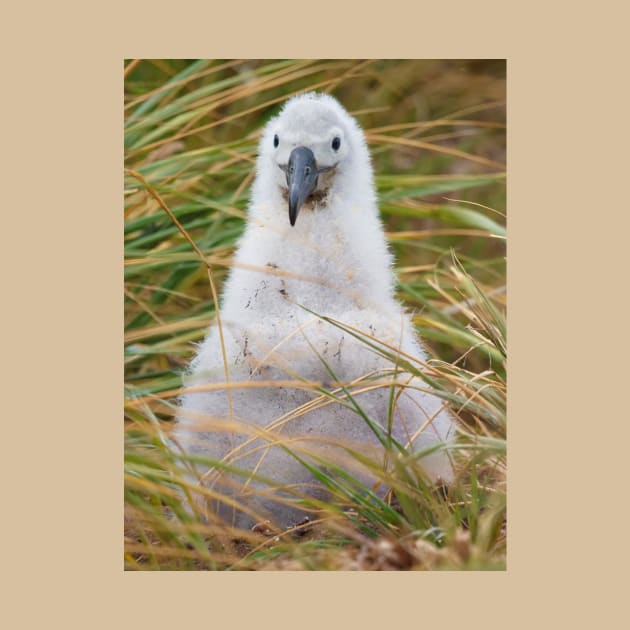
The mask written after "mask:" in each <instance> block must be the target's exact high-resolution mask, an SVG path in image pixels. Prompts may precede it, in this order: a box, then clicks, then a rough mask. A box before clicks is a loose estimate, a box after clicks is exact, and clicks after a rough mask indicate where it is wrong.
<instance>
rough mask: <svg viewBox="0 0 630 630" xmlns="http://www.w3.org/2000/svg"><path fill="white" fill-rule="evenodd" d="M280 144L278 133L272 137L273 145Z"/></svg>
mask: <svg viewBox="0 0 630 630" xmlns="http://www.w3.org/2000/svg"><path fill="white" fill-rule="evenodd" d="M279 144H280V138H278V134H276V135H275V136H274V137H273V146H274V147H277V146H278V145H279Z"/></svg>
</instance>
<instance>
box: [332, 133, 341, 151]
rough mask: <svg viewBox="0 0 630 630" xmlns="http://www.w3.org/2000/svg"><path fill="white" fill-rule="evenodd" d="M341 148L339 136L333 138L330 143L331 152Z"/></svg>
mask: <svg viewBox="0 0 630 630" xmlns="http://www.w3.org/2000/svg"><path fill="white" fill-rule="evenodd" d="M340 146H341V138H340V137H339V136H335V137H334V138H333V141H332V148H333V151H337V150H338V149H339V147H340Z"/></svg>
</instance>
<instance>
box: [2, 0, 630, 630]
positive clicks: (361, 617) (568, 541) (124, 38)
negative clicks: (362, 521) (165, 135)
mask: <svg viewBox="0 0 630 630" xmlns="http://www.w3.org/2000/svg"><path fill="white" fill-rule="evenodd" d="M42 4H43V3H42ZM512 4H513V5H514V7H515V8H514V9H512V8H511V6H512ZM619 4H621V3H619ZM458 5H459V6H458ZM520 5H521V8H518V10H515V9H516V3H508V2H505V1H503V2H482V1H479V2H465V3H464V2H461V3H459V2H458V3H455V2H452V1H451V2H448V3H439V6H437V3H434V4H433V5H431V6H430V7H427V6H421V5H419V4H418V3H414V4H413V5H412V3H409V5H408V6H405V5H403V4H402V3H395V2H387V4H386V5H385V6H384V7H381V8H380V9H379V8H378V5H377V4H374V5H370V4H369V3H367V2H362V3H359V2H354V3H352V5H349V4H347V3H346V5H342V3H341V2H339V1H337V2H329V1H327V0H318V1H317V2H315V3H310V4H309V3H298V4H295V3H294V4H293V5H292V6H286V7H284V8H277V7H276V4H275V3H272V2H263V3H259V4H258V6H257V8H249V7H247V6H246V5H245V4H244V3H242V2H239V3H227V4H226V3H222V4H219V5H216V4H215V5H213V4H212V3H210V2H205V3H195V4H193V3H186V2H177V3H165V2H157V1H154V2H135V3H133V5H132V3H131V2H127V3H125V4H124V5H123V6H121V7H120V8H112V7H110V5H107V6H108V8H107V9H105V8H104V7H105V6H106V5H105V4H103V3H101V4H100V5H98V6H96V5H92V4H90V3H78V2H77V3H76V4H73V3H70V2H64V1H63V0H60V1H59V2H55V3H49V4H47V5H45V8H44V7H37V6H33V5H24V8H23V9H20V12H21V13H22V14H21V15H18V14H17V13H16V12H15V9H13V13H11V14H9V15H8V16H6V18H3V22H4V26H5V29H4V30H5V35H3V38H4V39H3V44H5V45H6V49H5V50H4V54H3V62H4V63H3V81H2V94H3V96H2V105H3V113H4V115H3V117H2V120H3V122H4V123H5V125H6V128H5V129H4V130H3V131H4V133H3V140H4V142H3V145H4V146H3V151H2V154H3V158H4V160H3V162H4V166H3V175H4V177H3V178H2V180H3V183H4V186H3V195H2V197H3V202H4V203H3V206H4V207H3V219H4V222H3V236H4V238H3V246H2V248H1V250H2V255H3V260H4V264H3V271H4V273H3V299H2V302H3V308H2V312H3V322H4V326H5V331H7V333H6V335H4V336H3V337H4V344H6V343H7V342H8V346H9V348H8V349H9V352H8V353H6V354H5V355H4V367H5V372H4V374H5V377H4V379H3V384H4V387H3V392H4V396H3V400H4V402H5V403H8V404H6V405H3V407H4V408H5V409H6V412H5V413H4V414H3V421H4V426H5V427H7V428H8V432H5V433H4V434H3V442H2V443H3V447H4V448H3V458H2V459H3V464H6V472H5V473H4V475H3V481H4V484H3V488H4V493H3V494H4V496H3V499H4V500H3V519H2V522H3V528H2V529H3V532H4V534H3V542H4V546H5V553H4V554H3V556H4V557H3V560H2V564H3V569H4V570H3V576H4V577H5V586H4V587H3V591H4V592H3V597H2V599H3V600H4V602H5V603H3V605H2V607H3V609H4V614H5V615H6V614H9V615H11V616H13V621H12V622H11V623H10V624H9V625H5V627H10V628H49V627H63V628H68V629H73V628H81V629H83V628H101V627H107V628H118V627H119V628H171V629H172V628H175V627H186V626H188V625H192V624H194V626H195V627H212V628H223V627H227V628H239V629H240V628H256V629H259V628H266V627H269V628H272V627H273V628H282V627H289V628H300V629H301V630H302V629H306V628H311V627H313V628H315V627H317V628H321V627H322V626H323V625H324V624H326V625H328V627H330V628H345V627H360V628H364V627H366V626H367V627H374V628H383V629H385V628H392V627H394V626H395V624H396V622H399V623H401V624H405V626H407V627H416V628H423V627H426V625H425V624H429V623H431V622H433V624H435V625H437V624H439V627H440V628H462V627H465V628H484V629H486V628H499V627H500V628H511V627H516V626H517V625H519V624H518V622H519V621H522V622H524V623H525V624H527V625H528V626H529V627H532V624H536V625H535V626H534V627H541V628H552V627H573V622H575V621H584V623H585V625H587V626H589V627H594V626H595V627H602V628H604V627H605V628H609V627H617V626H618V625H619V624H618V623H615V619H620V618H625V617H627V615H626V614H623V616H622V615H621V614H620V610H619V609H620V604H623V603H625V602H624V601H623V600H621V595H622V593H626V597H627V577H626V576H625V575H620V576H619V577H618V579H617V578H615V576H614V575H613V570H614V569H615V568H617V567H618V568H620V569H625V568H626V567H625V562H627V560H626V561H625V562H624V560H623V559H622V557H621V555H622V553H623V552H624V551H625V548H626V542H625V524H626V522H627V521H626V520H625V519H623V518H622V515H621V514H619V513H618V511H619V506H620V505H623V504H624V503H626V500H625V496H624V495H623V494H622V493H618V492H616V491H615V488H614V483H615V481H616V480H618V479H622V480H627V478H628V476H627V471H625V470H624V471H622V470H621V464H622V462H623V454H622V453H621V449H622V448H623V446H624V439H623V438H624V436H623V435H621V433H620V430H621V428H622V427H621V426H620V425H621V424H622V423H623V422H624V420H625V423H627V420H628V405H627V402H625V401H624V400H623V398H621V396H619V394H620V393H621V394H622V395H623V392H624V391H625V390H627V385H626V387H625V388H622V387H621V384H622V381H621V379H622V377H627V375H628V369H627V367H626V364H627V356H626V355H627V342H626V346H625V350H624V348H623V347H622V345H621V344H620V343H619V342H620V340H621V339H623V340H624V341H625V335H623V334H620V332H619V331H620V330H623V329H625V328H626V327H627V323H628V315H627V311H626V310H625V309H624V308H622V306H621V304H620V300H621V296H623V294H624V293H625V292H626V291H627V287H628V280H627V277H626V271H627V269H628V263H627V260H626V258H625V257H624V255H625V253H626V251H627V249H628V247H627V236H626V232H624V231H623V230H622V229H621V226H620V219H621V218H622V217H623V218H624V219H625V218H626V217H627V215H628V212H629V208H628V201H627V198H626V196H627V195H626V193H625V183H626V181H627V179H628V176H627V172H628V166H629V164H628V157H627V152H626V151H625V147H623V143H622V142H621V127H620V125H622V124H624V123H625V124H626V126H627V118H628V110H627V104H628V99H627V95H625V96H623V95H622V94H621V86H622V85H623V84H627V48H626V51H625V62H624V56H623V55H622V45H623V43H624V42H625V43H627V30H626V26H627V23H628V21H627V18H626V19H624V18H622V16H621V15H616V14H615V10H614V9H613V7H615V6H618V5H617V4H615V3H613V2H605V1H603V2H599V3H597V5H596V7H597V10H594V9H592V10H589V11H585V10H583V9H581V8H580V7H578V6H577V5H576V3H569V2H566V3H561V2H556V3H553V4H552V3H550V2H546V3H540V8H536V7H535V3H531V2H530V3H520ZM372 6H373V7H374V8H372ZM436 6H437V8H436ZM412 7H413V8H412ZM4 13H5V14H6V13H7V10H6V9H5V11H4ZM202 16H203V17H202ZM7 36H8V38H7ZM134 56H144V57H170V56H176V57H222V58H224V57H233V56H239V57H255V58H261V57H284V56H294V57H342V58H343V57H364V56H367V57H389V58H400V57H410V58H427V57H430V58H440V57H447V58H476V57H493V58H507V59H508V104H509V120H508V122H509V171H508V172H509V241H508V242H509V305H510V315H509V332H510V342H509V343H510V364H511V365H510V398H509V400H510V404H509V407H510V434H509V446H510V503H509V518H510V521H509V557H508V566H509V569H508V571H507V572H506V573H488V574H481V573H473V574H464V573H441V574H440V573H432V574H420V573H418V574H415V573H414V574H408V573H404V574H403V573H400V574H373V573H370V574H367V573H365V574H358V575H348V574H341V573H319V574H310V575H309V574H300V575H296V574H269V573H265V574H263V573H258V574H254V573H251V574H212V573H186V574H176V573H169V574H166V575H162V576H160V575H158V574H155V573H138V574H133V573H127V574H125V573H124V572H123V570H122V557H121V550H122V531H121V530H122V471H121V466H120V463H121V459H122V432H121V425H120V421H119V418H120V410H121V402H122V390H121V386H122V382H123V372H122V361H121V358H122V238H121V236H122V219H121V213H120V212H119V210H120V208H121V206H122V131H121V122H122V114H121V111H122V110H121V104H122V60H123V58H124V57H134ZM624 103H625V105H624ZM624 107H625V109H624ZM7 136H8V139H7ZM7 142H8V144H7ZM625 142H627V136H626V140H625ZM7 194H8V199H7ZM7 220H8V221H7ZM622 327H623V328H622ZM95 329H98V332H96V330H95ZM5 347H6V345H5ZM611 351H612V352H611ZM612 355H617V357H619V359H621V361H623V362H624V365H621V366H618V365H615V362H614V360H612V359H613V356H612ZM619 359H617V360H618V361H619ZM7 374H10V375H11V379H10V380H5V379H6V378H7V377H6V375H7ZM624 385H625V383H624ZM5 388H6V389H5ZM620 398H621V400H620ZM604 423H611V426H607V424H604ZM600 427H602V429H604V431H605V436H603V437H602V436H601V431H598V429H599V428H600ZM626 435H627V431H626ZM77 499H78V501H77ZM624 584H626V587H625V588H624V587H623V585H624ZM7 587H8V590H7ZM622 588H623V591H622ZM620 600H621V601H620ZM606 620H607V621H606ZM611 622H612V623H611ZM569 624H571V626H569Z"/></svg>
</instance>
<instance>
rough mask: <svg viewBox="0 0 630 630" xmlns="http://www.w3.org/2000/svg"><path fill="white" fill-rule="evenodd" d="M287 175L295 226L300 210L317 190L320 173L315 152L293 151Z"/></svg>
mask: <svg viewBox="0 0 630 630" xmlns="http://www.w3.org/2000/svg"><path fill="white" fill-rule="evenodd" d="M286 175H287V185H288V187H289V222H290V223H291V225H292V226H293V225H295V220H296V219H297V215H298V212H299V211H300V208H301V207H302V205H303V204H304V202H305V201H306V199H307V198H308V196H309V195H310V194H311V193H312V192H313V191H314V190H315V189H316V188H317V178H318V175H319V171H318V170H317V162H316V161H315V156H314V155H313V152H312V151H311V150H310V149H308V148H307V147H296V148H295V149H293V151H291V155H290V156H289V163H288V164H287V166H286Z"/></svg>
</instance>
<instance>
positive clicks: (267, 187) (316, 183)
mask: <svg viewBox="0 0 630 630" xmlns="http://www.w3.org/2000/svg"><path fill="white" fill-rule="evenodd" d="M309 311H310V312H309ZM220 313H221V319H222V328H223V336H224V347H225V354H226V358H227V369H228V372H229V381H230V383H232V384H237V383H241V384H242V383H246V384H249V385H250V387H239V386H235V387H232V388H231V389H228V388H225V387H223V388H219V389H216V388H215V389H210V388H208V390H207V391H196V392H190V393H186V394H184V395H183V396H182V397H181V400H180V408H179V413H178V418H177V424H176V428H175V431H174V437H175V439H176V441H177V442H178V443H179V445H180V446H181V447H182V448H183V449H184V450H185V451H186V452H189V453H193V454H198V455H203V456H206V457H208V458H213V459H215V460H220V461H222V462H223V464H227V465H228V466H233V467H235V468H238V469H242V470H243V471H245V473H246V474H245V476H240V477H238V476H235V475H231V474H228V473H227V472H226V469H225V468H224V467H223V464H222V465H221V466H220V467H217V468H215V469H214V470H212V469H211V470H209V471H208V470H207V467H206V469H205V470H204V469H203V468H200V469H199V473H200V475H201V477H202V479H203V483H204V485H207V486H208V487H210V488H212V489H213V490H215V491H216V492H217V493H219V494H221V495H223V496H228V497H230V499H229V500H228V501H225V502H220V501H219V502H212V503H213V505H212V508H211V509H212V510H213V512H214V513H215V514H218V515H219V516H220V517H221V518H223V519H224V520H226V521H228V522H229V523H231V524H233V525H236V526H237V527H250V526H251V525H252V524H253V523H255V522H257V521H258V520H261V519H269V520H270V521H271V522H272V523H274V524H275V525H277V526H278V527H287V526H289V525H292V524H295V523H297V522H298V521H300V520H302V519H303V518H304V516H305V514H306V512H305V511H304V509H303V508H302V506H300V505H298V504H297V503H296V493H297V495H298V496H299V495H308V496H311V497H315V498H324V497H325V496H326V494H325V492H324V489H323V487H321V486H320V485H319V484H318V483H317V482H316V480H315V478H314V477H313V475H312V474H311V472H309V470H308V469H307V468H306V467H305V466H304V465H303V464H302V463H300V461H298V459H296V458H295V457H294V456H293V455H292V454H290V453H289V452H287V450H286V449H285V448H283V444H286V446H287V447H289V448H290V449H291V450H293V451H294V453H296V454H298V455H299V456H300V457H301V458H304V459H305V460H306V461H308V462H309V463H310V464H312V465H315V466H316V467H319V466H321V465H322V461H323V460H325V461H329V462H334V463H338V464H340V465H342V466H345V467H346V468H347V469H349V470H351V471H352V474H353V475H354V476H355V478H357V479H359V480H361V481H362V482H363V483H364V484H365V485H366V486H367V487H371V486H372V484H373V483H374V481H375V479H374V476H373V474H372V473H371V472H370V471H369V470H368V468H365V467H364V468H362V469H360V468H358V467H357V466H358V464H357V461H356V459H354V458H352V457H351V456H349V455H348V454H347V453H346V451H345V450H344V449H343V448H341V447H340V446H339V443H341V442H343V443H344V444H346V445H353V446H354V448H355V450H358V451H359V452H360V453H361V454H362V455H365V456H371V457H372V458H373V459H374V461H377V462H378V461H379V455H380V461H381V462H382V461H383V453H384V451H383V447H382V444H381V442H379V440H378V438H377V437H376V435H375V433H374V431H373V429H372V428H371V427H370V426H369V423H368V422H366V419H365V418H364V417H362V415H361V414H359V413H357V412H356V411H355V410H353V409H352V408H349V407H352V404H351V403H349V402H348V401H347V400H346V401H345V404H343V403H335V402H333V403H331V402H330V400H329V399H325V398H324V399H323V401H320V402H321V403H322V404H319V405H317V404H315V405H314V406H313V403H312V401H314V400H315V399H317V398H318V394H317V392H314V391H313V390H312V389H310V390H309V389H307V388H300V387H296V386H294V385H289V384H287V385H283V386H280V385H278V384H275V383H274V384H270V385H269V386H265V387H251V385H252V384H254V385H255V384H256V383H259V382H268V381H285V382H286V381H291V380H293V381H295V380H297V379H301V380H305V381H311V382H312V381H315V382H319V383H322V384H323V385H324V387H326V388H327V389H328V390H330V391H332V390H334V388H335V385H336V382H339V383H344V384H347V383H350V382H352V381H354V380H355V379H359V378H361V377H364V376H366V375H369V374H374V373H379V371H381V374H382V371H383V370H390V371H392V370H393V368H394V365H393V364H392V362H391V360H388V359H387V358H385V357H383V356H382V355H380V354H379V353H378V352H376V351H375V350H374V349H373V348H371V347H370V346H369V345H367V344H366V343H364V342H362V341H360V340H359V339H357V338H356V337H355V336H353V335H352V334H351V333H350V332H349V331H348V330H347V329H346V330H344V329H342V328H339V327H338V326H335V325H334V324H333V323H330V322H329V321H324V320H322V319H321V318H320V317H317V316H316V315H314V314H313V313H316V314H317V315H319V316H322V317H329V318H331V319H334V320H336V321H338V322H342V323H343V324H345V325H348V326H350V327H353V328H355V329H358V330H360V331H362V332H364V333H365V334H367V335H370V336H371V337H373V338H376V339H378V340H380V341H381V342H384V343H387V344H390V345H391V346H393V347H394V348H396V349H399V350H400V352H401V353H403V354H407V355H410V356H412V357H415V358H418V359H420V360H425V359H426V355H425V353H424V351H423V349H422V348H421V346H420V344H419V341H418V339H417V337H416V335H415V332H414V330H413V326H412V324H411V320H410V318H409V316H408V315H407V314H405V312H404V311H403V309H402V307H401V305H400V304H399V303H398V302H397V301H396V299H395V297H394V275H393V272H392V257H391V254H390V253H389V250H388V247H387V243H386V240H385V236H384V233H383V227H382V225H381V221H380V218H379V213H378V207H377V203H376V193H375V188H374V182H373V176H372V168H371V164H370V157H369V153H368V149H367V145H366V142H365V138H364V135H363V132H362V130H361V129H360V127H359V125H358V124H357V122H356V121H355V120H354V118H352V117H351V116H350V115H349V114H348V113H347V112H346V111H345V109H344V108H343V107H342V106H341V105H340V104H339V103H338V101H336V100H335V99H334V98H332V97H331V96H328V95H322V94H313V93H309V94H304V95H300V96H296V97H294V98H292V99H290V100H289V101H288V102H287V103H286V104H285V106H284V108H283V109H282V111H281V112H280V114H279V115H278V116H277V117H275V118H273V119H272V120H270V121H269V123H268V124H267V126H266V128H265V130H264V133H263V136H262V139H261V141H260V146H259V154H258V160H257V172H256V179H255V182H254V184H253V190H252V196H251V201H250V206H249V210H248V222H247V226H246V229H245V233H244V234H243V236H242V238H241V240H240V242H239V244H238V248H237V251H236V254H235V258H234V265H233V268H232V270H231V274H230V276H229V278H228V280H227V282H226V285H225V288H224V292H223V296H222V303H221V310H220ZM372 343H375V342H372ZM376 345H379V344H378V342H376ZM385 350H387V351H389V352H392V350H391V349H387V348H385ZM326 364H327V365H328V367H327V366H326ZM331 371H332V373H333V374H332V375H331ZM333 375H334V376H333ZM388 378H389V380H390V381H391V378H392V376H391V373H390V374H389V376H388ZM397 380H398V382H401V383H403V384H407V385H409V386H408V387H404V388H400V389H398V388H397V390H396V391H397V393H399V394H400V395H399V396H398V398H397V399H396V403H395V408H394V413H393V414H390V413H389V408H390V395H391V387H381V388H378V389H372V390H371V391H366V392H363V393H357V394H356V395H355V394H353V397H354V399H355V401H356V403H357V404H358V405H359V406H360V408H361V410H362V411H363V412H364V414H365V415H366V416H367V417H368V418H369V419H370V420H372V421H374V422H377V423H378V424H379V425H380V426H381V427H382V429H383V431H384V432H385V433H388V432H390V434H391V436H392V437H393V438H394V439H395V440H397V441H398V442H399V443H400V444H402V445H403V446H405V447H408V448H409V449H410V450H413V451H419V450H422V449H425V448H428V447H431V446H432V445H435V444H437V443H440V442H442V441H446V440H447V439H449V438H452V437H454V434H455V422H454V420H453V418H452V416H451V415H450V414H449V413H448V411H446V410H445V409H444V403H443V401H442V400H441V399H440V398H438V397H437V396H436V395H434V394H432V393H430V392H429V391H427V389H428V387H427V385H426V384H425V383H424V381H422V380H421V379H418V378H412V377H410V375H409V374H399V375H398V379H397ZM225 381H226V375H225V365H224V359H223V352H222V348H221V340H220V335H219V330H218V328H217V326H216V325H213V326H212V327H211V328H210V330H209V332H208V334H207V337H206V338H205V340H204V341H203V343H202V344H201V346H200V348H199V351H198V353H197V355H196V357H195V359H194V360H193V362H192V365H191V370H190V374H189V375H188V378H187V379H186V385H188V386H204V385H206V386H207V385H210V384H221V383H225ZM369 385H370V383H369V382H367V381H365V382H363V383H362V387H361V389H364V388H365V387H366V386H369ZM352 389H353V391H354V390H355V389H356V388H352ZM338 395H339V396H340V397H342V398H343V392H338ZM309 403H310V404H311V407H309V406H307V407H303V406H304V405H308V404H309ZM390 416H393V419H392V420H390ZM388 424H389V425H390V427H389V429H388ZM260 430H264V434H261V433H259V434H258V437H252V436H255V435H256V431H260ZM250 438H251V439H250ZM248 439H249V442H247V440H248ZM274 440H276V443H275V444H274ZM244 442H245V445H244ZM278 442H280V443H278ZM234 449H236V450H234ZM306 451H310V452H312V453H316V456H315V458H312V457H309V456H308V454H307V453H306ZM319 457H321V458H322V459H321V460H318V458H319ZM421 464H422V466H423V468H424V470H425V472H426V473H427V475H428V476H429V477H430V478H431V479H432V480H433V481H437V480H441V481H443V482H446V483H448V482H450V481H451V480H452V478H453V470H452V466H451V462H450V459H449V456H448V454H447V452H445V451H443V450H438V451H437V452H434V453H431V454H429V455H427V456H425V457H423V458H422V459H421ZM252 473H253V474H254V475H256V476H257V477H260V479H253V478H250V477H248V474H252ZM261 479H264V480H265V481H268V482H269V484H267V483H265V481H262V480H261ZM282 489H284V491H283V490H282ZM384 490H385V489H384V488H382V487H381V489H380V490H379V494H381V495H382V494H383V492H384ZM233 501H236V502H238V504H239V505H240V506H242V507H243V509H242V510H240V509H235V508H234V504H233V503H232V505H231V506H230V505H228V504H229V503H230V502H233Z"/></svg>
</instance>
